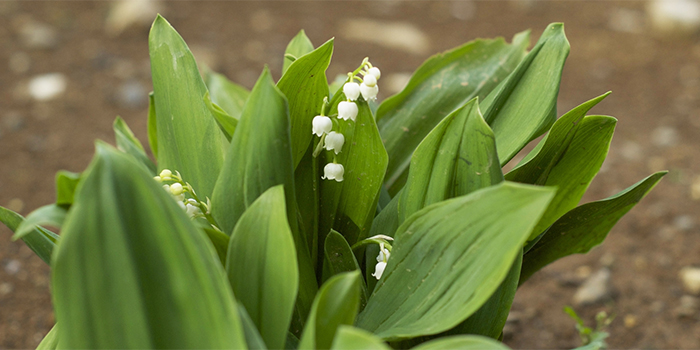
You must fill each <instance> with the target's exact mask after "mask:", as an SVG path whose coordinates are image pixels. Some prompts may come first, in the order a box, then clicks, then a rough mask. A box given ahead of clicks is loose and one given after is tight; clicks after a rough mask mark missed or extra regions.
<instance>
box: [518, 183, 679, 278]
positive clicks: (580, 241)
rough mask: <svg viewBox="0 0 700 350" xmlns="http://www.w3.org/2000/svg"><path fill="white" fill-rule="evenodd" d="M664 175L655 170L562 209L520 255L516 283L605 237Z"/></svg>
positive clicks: (582, 250) (585, 251)
mask: <svg viewBox="0 0 700 350" xmlns="http://www.w3.org/2000/svg"><path fill="white" fill-rule="evenodd" d="M664 175H666V172H665V171H663V172H658V173H655V174H652V175H650V176H649V177H647V178H646V179H644V180H642V181H640V182H637V183H636V184H634V185H632V186H630V187H629V188H627V189H625V190H624V191H622V192H620V193H618V194H616V195H614V196H612V197H609V198H607V199H603V200H600V201H596V202H591V203H586V204H584V205H582V206H580V207H577V208H575V209H573V210H571V211H570V212H568V213H566V214H565V215H564V216H562V217H561V218H560V219H559V220H557V221H556V222H555V223H554V224H553V225H552V227H550V228H549V230H547V233H546V234H545V235H544V236H543V237H542V239H540V241H539V242H537V244H535V246H534V247H533V248H532V249H531V250H530V251H529V252H528V253H527V254H525V257H524V258H523V268H522V271H521V272H520V284H522V283H523V282H525V281H526V280H527V279H528V278H530V276H532V274H534V273H535V272H537V271H539V270H540V269H541V268H543V267H545V266H547V265H548V264H550V263H552V262H554V261H556V260H559V259H561V258H563V257H565V256H568V255H571V254H584V253H587V252H588V251H589V250H591V248H593V247H595V246H597V245H599V244H600V243H602V242H603V240H605V237H606V236H607V235H608V232H610V229H612V227H613V226H614V225H615V223H617V221H618V220H620V218H621V217H622V216H623V215H625V214H626V213H627V212H628V211H629V210H630V209H632V208H633V207H634V206H635V205H636V204H637V203H639V201H640V200H642V198H644V196H646V194H647V193H649V191H651V189H652V188H654V186H656V184H657V183H658V182H659V180H661V178H662V177H663V176H664Z"/></svg>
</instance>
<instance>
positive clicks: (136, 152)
mask: <svg viewBox="0 0 700 350" xmlns="http://www.w3.org/2000/svg"><path fill="white" fill-rule="evenodd" d="M112 128H113V129H114V138H115V140H116V142H117V148H118V149H119V150H120V151H122V152H124V153H126V154H128V155H130V156H132V157H134V159H136V160H137V161H138V162H139V164H141V165H143V166H144V168H145V169H146V170H147V171H149V172H150V173H151V174H154V175H155V173H156V165H155V164H153V162H152V161H151V160H150V159H149V158H148V156H147V155H146V151H145V150H144V149H143V146H142V145H141V142H140V141H139V139H137V138H136V136H134V133H133V132H132V131H131V129H129V126H128V125H126V122H125V121H124V119H122V118H121V117H117V118H116V119H114V124H113V125H112Z"/></svg>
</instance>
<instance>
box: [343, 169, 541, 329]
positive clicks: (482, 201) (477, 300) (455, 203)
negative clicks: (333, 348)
mask: <svg viewBox="0 0 700 350" xmlns="http://www.w3.org/2000/svg"><path fill="white" fill-rule="evenodd" d="M553 195H554V190H553V189H550V188H543V187H535V186H529V185H520V184H515V183H507V182H506V183H502V184H499V185H496V186H491V187H487V188H484V189H482V190H479V191H476V192H472V193H471V194H469V195H466V196H462V197H458V198H454V199H450V200H446V201H443V202H439V203H436V204H433V205H431V206H428V207H426V208H424V209H422V210H420V211H418V212H417V213H415V214H413V215H412V216H411V217H410V218H408V220H406V221H405V222H404V223H403V224H402V225H401V227H399V229H398V231H397V233H396V236H395V241H394V244H393V249H392V252H391V257H390V258H389V261H388V265H387V267H386V269H385V271H384V274H383V275H382V278H381V279H380V280H379V283H378V284H377V286H376V287H375V289H374V292H373V293H372V295H371V296H370V298H369V301H368V302H367V307H365V309H364V310H363V311H362V313H360V315H359V316H358V320H357V326H359V327H360V328H363V329H366V330H368V331H370V332H372V333H374V334H376V335H378V336H379V337H381V338H383V339H385V340H400V339H406V338H413V337H417V336H421V335H430V334H436V333H440V332H443V331H446V330H448V329H450V328H452V327H454V326H456V325H458V324H459V323H460V322H462V321H464V320H465V319H466V318H467V317H469V316H471V315H472V314H473V313H474V312H475V311H477V310H478V309H479V308H480V307H481V306H482V305H483V304H484V303H485V302H486V301H487V300H488V299H489V297H490V296H491V294H493V292H494V291H496V289H497V288H498V286H499V285H500V284H501V282H502V281H503V279H504V278H505V277H506V275H507V274H508V271H509V270H510V268H511V265H512V264H513V261H514V260H515V258H516V256H517V255H518V254H520V252H521V250H522V246H523V243H525V240H526V239H527V237H528V235H529V233H530V231H531V229H532V228H533V227H534V225H535V224H536V223H537V220H538V219H539V217H540V216H541V215H542V213H543V212H544V210H545V208H546V207H547V205H548V204H549V201H550V200H551V199H552V197H553Z"/></svg>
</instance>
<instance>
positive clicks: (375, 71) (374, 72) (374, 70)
mask: <svg viewBox="0 0 700 350" xmlns="http://www.w3.org/2000/svg"><path fill="white" fill-rule="evenodd" d="M367 73H369V74H372V75H373V76H374V78H375V79H377V80H379V78H381V77H382V72H381V71H379V68H377V67H372V68H370V69H369V70H368V71H367Z"/></svg>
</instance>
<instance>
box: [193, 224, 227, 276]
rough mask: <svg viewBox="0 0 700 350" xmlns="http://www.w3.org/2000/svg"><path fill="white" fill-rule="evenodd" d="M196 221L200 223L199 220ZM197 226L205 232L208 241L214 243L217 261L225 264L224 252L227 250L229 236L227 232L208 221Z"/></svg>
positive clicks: (222, 264)
mask: <svg viewBox="0 0 700 350" xmlns="http://www.w3.org/2000/svg"><path fill="white" fill-rule="evenodd" d="M197 223H200V221H197ZM199 226H200V227H201V229H202V230H203V231H204V233H206V234H207V237H209V241H211V243H212V244H213V245H214V249H216V254H217V255H218V256H219V261H221V266H226V254H227V252H228V242H229V238H230V237H229V236H228V235H227V234H225V233H223V232H221V231H219V230H217V229H215V228H214V227H212V226H211V224H209V223H206V224H201V225H199Z"/></svg>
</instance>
